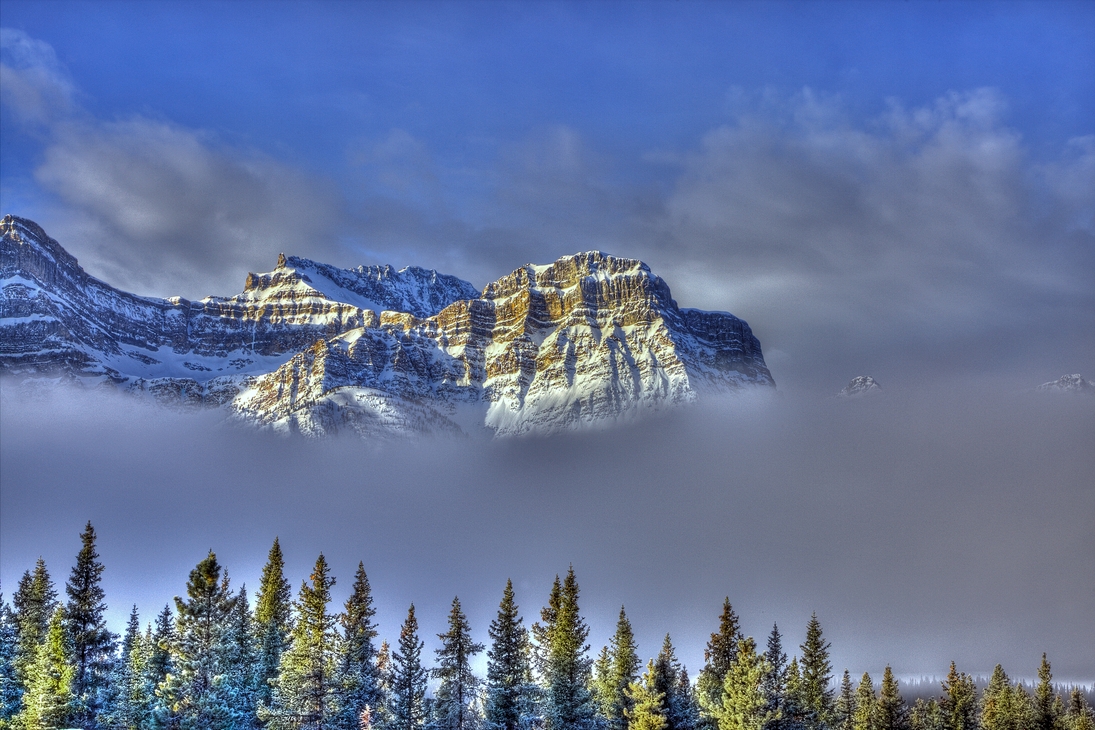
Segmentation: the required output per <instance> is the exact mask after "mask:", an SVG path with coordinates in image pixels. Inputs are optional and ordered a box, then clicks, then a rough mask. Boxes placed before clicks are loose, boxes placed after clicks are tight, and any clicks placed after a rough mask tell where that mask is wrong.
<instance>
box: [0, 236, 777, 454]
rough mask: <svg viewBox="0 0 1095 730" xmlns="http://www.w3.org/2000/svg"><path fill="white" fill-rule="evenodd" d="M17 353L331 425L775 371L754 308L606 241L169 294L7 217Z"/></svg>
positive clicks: (649, 403) (555, 408)
mask: <svg viewBox="0 0 1095 730" xmlns="http://www.w3.org/2000/svg"><path fill="white" fill-rule="evenodd" d="M2 225H3V228H2V233H3V243H2V246H3V249H2V251H3V257H4V258H3V272H2V273H3V290H2V298H0V307H2V309H0V311H2V312H3V320H2V321H0V333H2V335H3V338H4V339H3V350H2V351H0V370H3V371H6V372H7V373H9V374H34V375H41V374H43V373H58V372H60V373H65V374H68V375H70V376H73V377H78V378H85V379H87V378H91V379H96V378H98V379H108V380H110V381H111V382H115V383H117V384H119V385H120V386H121V387H124V388H126V389H128V390H132V391H135V392H141V393H146V394H149V395H150V396H152V397H155V398H157V399H160V400H165V401H173V402H178V403H184V404H191V405H204V406H218V407H224V408H227V409H229V410H230V411H231V412H232V413H234V414H235V415H236V416H237V417H239V418H241V419H244V420H246V421H249V422H254V423H257V424H261V425H264V426H269V427H273V428H276V429H283V430H290V431H299V432H302V433H306V434H310V435H320V434H326V433H331V432H335V431H341V430H350V431H354V432H357V433H361V434H363V435H370V436H371V435H378V434H399V433H423V432H439V433H461V432H463V433H467V432H473V431H477V430H485V431H487V432H492V433H495V434H498V435H514V434H524V433H533V432H535V433H545V432H553V431H560V430H569V429H574V428H586V427H592V426H599V425H604V424H610V423H615V422H618V421H620V420H627V419H631V418H635V417H638V416H639V415H641V414H643V413H647V412H650V411H656V410H660V409H664V408H670V407H673V406H676V405H678V404H682V403H688V402H691V401H694V400H695V399H696V398H698V397H700V396H701V395H702V394H703V393H707V392H727V391H737V390H741V389H743V388H750V387H754V386H762V387H772V386H774V381H773V380H772V376H771V374H770V373H769V371H768V369H767V367H766V366H765V364H764V357H763V355H762V353H761V348H760V343H759V342H758V341H757V339H756V337H754V336H753V333H752V331H751V330H750V329H749V325H748V324H746V323H745V322H744V321H742V320H740V319H738V318H737V317H734V316H733V315H731V314H727V313H725V312H705V311H700V310H695V309H680V308H678V306H677V304H676V302H675V301H674V300H673V298H672V295H671V293H670V290H669V287H668V286H667V285H666V283H665V282H664V281H663V280H662V279H661V278H660V277H658V276H656V275H654V274H653V273H652V272H651V271H650V269H649V267H647V266H646V264H644V263H642V262H641V261H637V260H635V259H626V258H618V257H614V256H609V255H606V254H603V253H600V252H596V251H592V252H586V253H581V254H576V255H573V256H567V257H564V258H561V259H559V260H558V261H556V262H554V263H552V264H550V265H546V266H534V265H531V264H529V265H527V266H524V267H521V268H519V269H517V270H515V271H513V272H512V273H511V274H509V275H507V276H504V277H502V278H501V279H499V280H498V281H495V282H492V283H491V284H488V285H487V286H486V288H485V289H484V290H483V291H482V293H481V294H480V293H479V292H478V291H477V290H476V289H474V287H472V286H471V285H470V284H468V283H467V282H464V281H461V280H460V279H457V278H455V277H451V276H445V275H441V274H437V273H436V272H433V271H428V270H425V269H419V268H415V267H410V268H407V269H403V270H401V271H395V270H393V269H391V267H359V268H357V269H337V268H335V267H331V266H328V265H326V264H320V263H316V262H313V261H309V260H307V259H300V258H296V257H285V256H281V257H279V259H278V265H277V267H276V268H275V269H274V271H272V272H269V273H262V274H249V275H248V277H247V282H246V285H245V288H244V291H243V292H242V293H240V294H238V295H236V296H234V297H230V298H221V297H209V298H206V299H203V300H201V301H200V302H189V301H186V300H183V299H177V298H176V299H168V300H161V299H149V298H143V297H136V296H134V295H131V294H126V293H124V292H119V291H117V290H115V289H113V288H111V287H109V286H107V285H106V284H103V283H102V282H100V281H98V280H96V279H94V278H92V277H90V276H88V275H87V274H86V273H84V272H83V270H82V269H80V267H79V266H78V264H77V263H76V260H75V259H74V258H72V257H71V256H69V255H68V254H67V253H65V252H64V250H63V249H62V248H61V247H60V246H59V245H58V244H57V243H56V241H53V240H52V239H50V238H48V236H46V235H45V233H44V232H43V231H41V229H40V228H38V227H37V226H35V225H34V224H33V223H30V222H29V221H25V220H23V219H19V218H14V217H11V216H8V217H6V218H5V219H4V221H3V224H2Z"/></svg>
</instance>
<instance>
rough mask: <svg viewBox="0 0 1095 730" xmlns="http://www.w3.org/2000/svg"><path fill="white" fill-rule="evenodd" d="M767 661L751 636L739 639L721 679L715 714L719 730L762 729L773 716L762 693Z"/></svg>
mask: <svg viewBox="0 0 1095 730" xmlns="http://www.w3.org/2000/svg"><path fill="white" fill-rule="evenodd" d="M768 669H769V667H768V662H767V660H766V659H765V658H764V655H763V654H757V645H756V642H754V641H753V638H752V637H748V638H745V639H742V640H741V641H740V642H739V643H738V650H737V651H736V652H735V655H734V663H733V664H731V665H730V668H729V670H727V672H726V678H725V679H724V680H723V692H722V700H721V702H720V703H719V712H718V714H717V715H716V721H717V722H718V729H719V730H761V728H763V727H764V726H765V724H767V723H768V721H769V720H771V719H772V714H773V713H772V712H770V711H769V710H768V698H767V697H765V695H764V676H765V674H767V673H768Z"/></svg>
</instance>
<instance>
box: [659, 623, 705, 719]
mask: <svg viewBox="0 0 1095 730" xmlns="http://www.w3.org/2000/svg"><path fill="white" fill-rule="evenodd" d="M654 691H655V692H656V693H658V694H660V695H662V714H663V715H664V716H665V720H666V730H695V727H696V723H697V721H698V719H699V717H698V709H697V708H696V703H695V699H694V694H693V692H692V685H691V683H689V681H688V672H686V671H685V669H684V667H683V666H681V663H680V662H679V661H678V660H677V653H676V650H675V649H674V648H673V641H672V640H671V639H670V638H669V634H666V635H665V640H664V641H663V642H662V648H661V651H659V652H658V657H657V659H655V660H654Z"/></svg>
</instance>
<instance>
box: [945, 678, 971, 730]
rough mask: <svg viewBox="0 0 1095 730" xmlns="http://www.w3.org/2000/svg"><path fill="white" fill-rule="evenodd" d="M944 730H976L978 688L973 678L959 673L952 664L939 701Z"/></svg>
mask: <svg viewBox="0 0 1095 730" xmlns="http://www.w3.org/2000/svg"><path fill="white" fill-rule="evenodd" d="M939 711H940V713H941V715H942V721H943V730H976V728H977V688H976V687H975V686H974V683H973V678H972V677H970V676H969V675H968V674H966V673H965V672H959V671H958V670H957V668H956V667H955V665H954V662H951V668H950V671H949V672H948V673H947V678H946V680H945V681H944V682H943V695H942V697H940V700H939Z"/></svg>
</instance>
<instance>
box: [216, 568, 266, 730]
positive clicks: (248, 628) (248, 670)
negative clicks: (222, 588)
mask: <svg viewBox="0 0 1095 730" xmlns="http://www.w3.org/2000/svg"><path fill="white" fill-rule="evenodd" d="M223 656H224V659H223V665H222V667H221V677H220V684H221V695H222V697H223V698H224V703H225V709H226V710H227V711H228V713H229V722H230V723H231V725H232V726H233V727H237V728H246V727H249V726H252V725H254V724H255V722H256V719H257V718H256V714H255V711H256V708H257V704H256V691H257V686H256V682H257V679H258V677H257V674H256V668H257V661H256V660H257V652H256V649H255V629H254V617H253V616H252V614H251V606H250V603H249V601H248V600H247V586H240V590H239V593H238V594H237V595H236V600H235V605H234V606H233V608H232V613H231V614H230V615H229V617H228V621H227V627H226V630H225V637H224V648H223Z"/></svg>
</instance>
